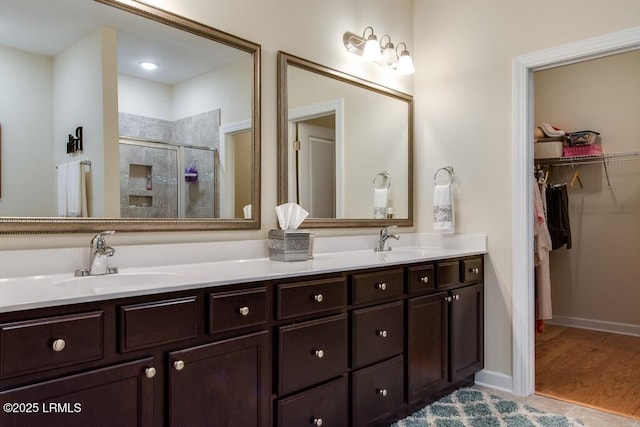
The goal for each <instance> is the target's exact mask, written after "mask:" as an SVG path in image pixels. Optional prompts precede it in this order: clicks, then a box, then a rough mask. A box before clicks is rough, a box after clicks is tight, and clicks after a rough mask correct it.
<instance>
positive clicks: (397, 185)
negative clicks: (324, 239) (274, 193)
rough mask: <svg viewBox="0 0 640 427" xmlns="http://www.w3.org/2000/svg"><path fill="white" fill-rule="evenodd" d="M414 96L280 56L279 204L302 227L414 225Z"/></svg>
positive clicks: (300, 59)
mask: <svg viewBox="0 0 640 427" xmlns="http://www.w3.org/2000/svg"><path fill="white" fill-rule="evenodd" d="M412 158H413V98H412V96H411V95H407V94H405V93H401V92H398V91H396V90H393V89H390V88H387V87H384V86H381V85H378V84H375V83H372V82H369V81H366V80H363V79H361V78H358V77H355V76H352V75H349V74H346V73H343V72H341V71H338V70H335V69H332V68H329V67H326V66H323V65H320V64H317V63H314V62H311V61H308V60H305V59H303V58H299V57H296V56H293V55H290V54H287V53H284V52H279V53H278V202H279V203H287V202H294V203H298V204H299V205H301V206H302V207H303V208H304V209H305V210H307V211H308V212H309V217H308V218H307V219H306V220H305V221H304V223H303V224H302V227H305V228H311V227H377V226H381V225H398V226H412V225H413V161H412Z"/></svg>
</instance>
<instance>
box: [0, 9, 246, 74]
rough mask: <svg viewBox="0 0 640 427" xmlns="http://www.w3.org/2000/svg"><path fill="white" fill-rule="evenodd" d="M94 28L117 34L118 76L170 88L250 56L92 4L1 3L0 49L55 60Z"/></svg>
mask: <svg viewBox="0 0 640 427" xmlns="http://www.w3.org/2000/svg"><path fill="white" fill-rule="evenodd" d="M98 27H110V28H114V29H116V30H118V71H119V72H120V73H122V74H127V75H130V76H136V77H140V78H144V79H148V80H154V81H158V82H161V83H164V84H169V85H172V84H175V83H178V82H181V81H184V80H189V79H191V78H193V77H196V76H199V75H201V74H204V73H206V72H209V71H212V70H214V69H216V68H218V67H221V66H224V65H226V64H229V63H231V62H234V61H236V60H237V59H238V58H240V57H242V56H244V55H249V54H248V53H246V52H243V51H240V50H238V49H234V48H231V47H229V46H226V45H223V44H220V43H216V42H213V41H211V40H209V39H205V38H203V37H200V36H196V35H194V34H191V33H188V32H185V31H181V30H178V29H176V28H172V27H169V26H167V25H163V24H160V23H157V22H154V21H151V20H149V19H146V18H143V17H140V16H136V15H134V14H131V13H128V12H125V11H122V10H119V9H116V8H114V7H111V6H108V5H104V4H101V3H97V2H95V1H92V0H0V45H4V46H9V47H12V48H16V49H20V50H26V51H29V52H32V53H37V54H41V55H46V56H54V55H56V54H57V53H59V52H61V51H62V50H64V49H65V48H67V47H68V46H70V45H72V44H73V43H74V42H75V41H77V40H79V39H81V38H82V37H84V36H86V35H87V34H89V33H90V32H91V31H92V30H94V29H95V28H98ZM143 60H150V61H153V62H155V63H157V64H158V65H159V67H158V69H157V70H155V71H153V72H144V71H143V70H142V69H140V67H139V66H138V63H139V62H140V61H143Z"/></svg>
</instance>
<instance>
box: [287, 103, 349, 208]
mask: <svg viewBox="0 0 640 427" xmlns="http://www.w3.org/2000/svg"><path fill="white" fill-rule="evenodd" d="M327 114H334V115H335V118H336V135H335V146H336V176H335V179H336V218H343V217H344V176H345V175H344V99H342V98H340V99H333V100H329V101H325V102H320V103H317V104H312V105H307V106H305V107H299V108H291V109H289V112H288V120H289V126H288V127H289V137H288V148H287V150H288V153H289V154H288V156H287V157H288V159H289V165H288V168H289V170H294V169H292V168H293V167H295V166H294V164H293V161H294V158H295V156H293V155H292V152H293V143H294V142H295V141H294V139H295V138H294V135H295V124H296V122H299V121H301V120H304V119H311V118H314V117H319V116H325V115H327ZM288 175H289V183H288V187H289V191H291V189H292V188H294V184H292V181H291V180H292V179H295V177H294V176H293V174H291V173H290V174H288ZM289 199H290V200H291V198H290V197H289Z"/></svg>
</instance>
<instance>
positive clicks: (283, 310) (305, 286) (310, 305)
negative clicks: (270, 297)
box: [277, 277, 347, 319]
mask: <svg viewBox="0 0 640 427" xmlns="http://www.w3.org/2000/svg"><path fill="white" fill-rule="evenodd" d="M277 292H278V301H277V304H278V319H286V318H289V317H294V316H301V315H305V314H311V313H318V312H322V311H326V310H332V309H337V308H338V309H339V308H342V307H344V306H346V305H347V284H346V281H345V278H344V277H336V278H332V279H321V280H311V281H308V282H297V283H286V284H280V285H278V291H277Z"/></svg>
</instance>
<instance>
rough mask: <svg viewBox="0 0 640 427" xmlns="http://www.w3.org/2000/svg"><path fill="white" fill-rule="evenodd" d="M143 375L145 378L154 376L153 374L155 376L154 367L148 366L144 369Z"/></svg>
mask: <svg viewBox="0 0 640 427" xmlns="http://www.w3.org/2000/svg"><path fill="white" fill-rule="evenodd" d="M144 375H145V376H146V377H147V378H153V377H155V376H156V368H154V367H153V366H151V367H149V368H147V369H145V370H144Z"/></svg>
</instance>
